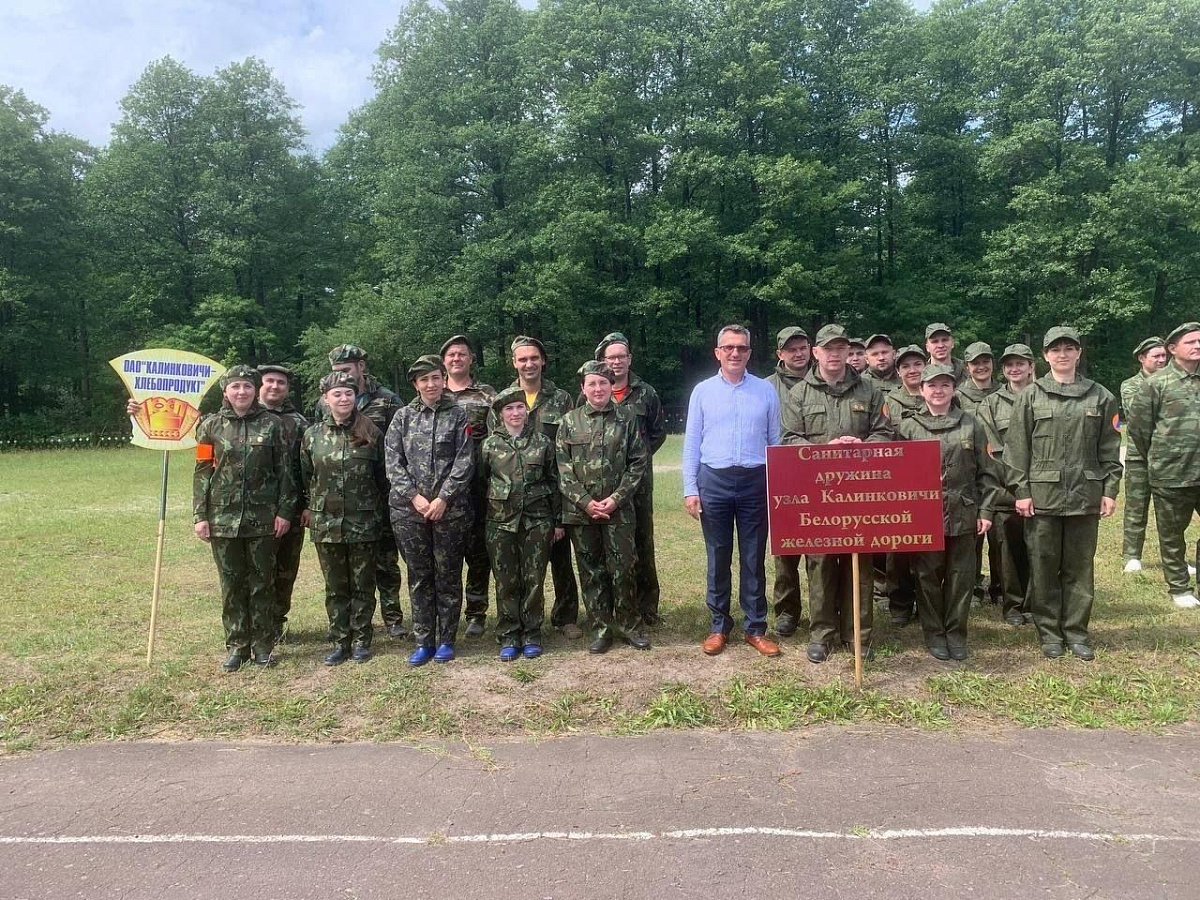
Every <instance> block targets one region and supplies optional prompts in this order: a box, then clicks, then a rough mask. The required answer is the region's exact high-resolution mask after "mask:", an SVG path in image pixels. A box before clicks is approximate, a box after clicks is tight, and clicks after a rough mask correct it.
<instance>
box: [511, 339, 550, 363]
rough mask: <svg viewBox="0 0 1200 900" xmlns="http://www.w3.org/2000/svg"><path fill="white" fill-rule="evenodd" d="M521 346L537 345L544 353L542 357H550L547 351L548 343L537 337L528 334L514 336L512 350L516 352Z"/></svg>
mask: <svg viewBox="0 0 1200 900" xmlns="http://www.w3.org/2000/svg"><path fill="white" fill-rule="evenodd" d="M521 347H537V348H538V352H539V353H541V354H542V359H545V360H549V359H550V357H549V356H548V355H547V353H546V345H545V344H543V343H542V342H541V341H539V340H538V339H537V338H535V337H530V336H529V335H527V334H518V335H517V336H516V337H515V338H513V342H512V347H511V350H512V352H513V353H516V352H517V350H518V349H519V348H521Z"/></svg>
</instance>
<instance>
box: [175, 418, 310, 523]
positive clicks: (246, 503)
mask: <svg viewBox="0 0 1200 900" xmlns="http://www.w3.org/2000/svg"><path fill="white" fill-rule="evenodd" d="M196 444H197V447H196V472H195V474H194V476H193V477H192V516H193V521H195V522H208V526H209V533H210V534H211V535H212V536H213V537H219V538H235V537H240V538H248V537H265V536H266V535H269V534H271V533H272V532H273V530H274V528H275V517H276V516H278V517H280V518H282V519H287V520H289V521H291V519H292V518H293V517H294V516H295V514H296V506H297V498H296V484H295V481H294V470H293V468H292V464H291V457H290V456H289V455H288V447H287V440H286V438H285V437H284V431H283V425H282V423H281V422H280V421H279V417H278V416H276V415H274V414H272V413H269V412H267V411H266V410H265V409H263V408H262V407H261V406H259V405H258V402H257V401H255V403H254V405H253V406H252V407H250V411H249V412H247V413H246V415H244V416H238V415H237V413H235V412H234V411H233V408H232V407H231V406H229V404H228V403H226V404H223V405H222V406H221V409H220V410H219V411H218V412H215V413H213V414H212V415H209V416H205V417H204V418H203V419H201V420H200V424H198V425H197V426H196Z"/></svg>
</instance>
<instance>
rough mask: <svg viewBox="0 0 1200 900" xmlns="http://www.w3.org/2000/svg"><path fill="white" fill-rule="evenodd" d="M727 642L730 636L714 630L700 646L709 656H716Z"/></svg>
mask: <svg viewBox="0 0 1200 900" xmlns="http://www.w3.org/2000/svg"><path fill="white" fill-rule="evenodd" d="M727 643H729V638H728V637H726V636H725V635H723V634H721V632H719V631H714V632H713V633H712V634H710V635H709V636H708V637H707V638H705V639H704V643H703V644H701V645H700V646H701V648H703V650H704V652H705V653H706V654H707V655H708V656H716V655H717V654H719V653H720V652H721V651H722V650H724V649H725V645H726V644H727Z"/></svg>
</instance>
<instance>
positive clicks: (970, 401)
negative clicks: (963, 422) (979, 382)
mask: <svg viewBox="0 0 1200 900" xmlns="http://www.w3.org/2000/svg"><path fill="white" fill-rule="evenodd" d="M1002 386H1003V385H1001V384H999V383H998V382H995V381H993V382H992V383H991V384H990V385H988V386H987V388H984V389H980V388H977V387H975V382H974V381H972V380H971V379H970V378H969V377H968V378H967V379H966V380H965V381H963V382H962V383H961V384H960V385H959V386H958V390H957V391H956V392H955V396H956V397H958V405H959V406H961V407H962V408H963V409H964V410H966V411H967V412H969V413H974V412H975V411H976V410H977V409H979V405H980V404H981V403H983V401H984V400H986V399H987V398H988V397H990V396H991V395H992V394H994V393H996V391H998V390H1000V388H1001V387H1002Z"/></svg>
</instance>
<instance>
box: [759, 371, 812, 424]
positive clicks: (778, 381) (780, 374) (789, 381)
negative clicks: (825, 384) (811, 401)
mask: <svg viewBox="0 0 1200 900" xmlns="http://www.w3.org/2000/svg"><path fill="white" fill-rule="evenodd" d="M811 371H812V365H811V364H810V365H809V367H808V368H807V369H805V370H804V372H803V373H802V374H800V375H793V374H792V373H791V372H789V371H788V370H787V367H786V366H785V365H784V364H783V360H782V359H781V360H779V361H778V362H777V363H775V371H774V372H772V373H771V374H770V375H768V376H767V377H766V378H765V379H763V380H764V381H767V382H768V383H770V384H771V385H773V386H774V388H775V393H777V394H778V395H779V412H780V415H782V414H783V402H784V401H785V400H787V395H788V391H790V390H791V389H792V388H794V387H795V386H796V385H798V384H799V383H800V382H801V381H803V380H804V376H805V375H807V374H808V373H809V372H811Z"/></svg>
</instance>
